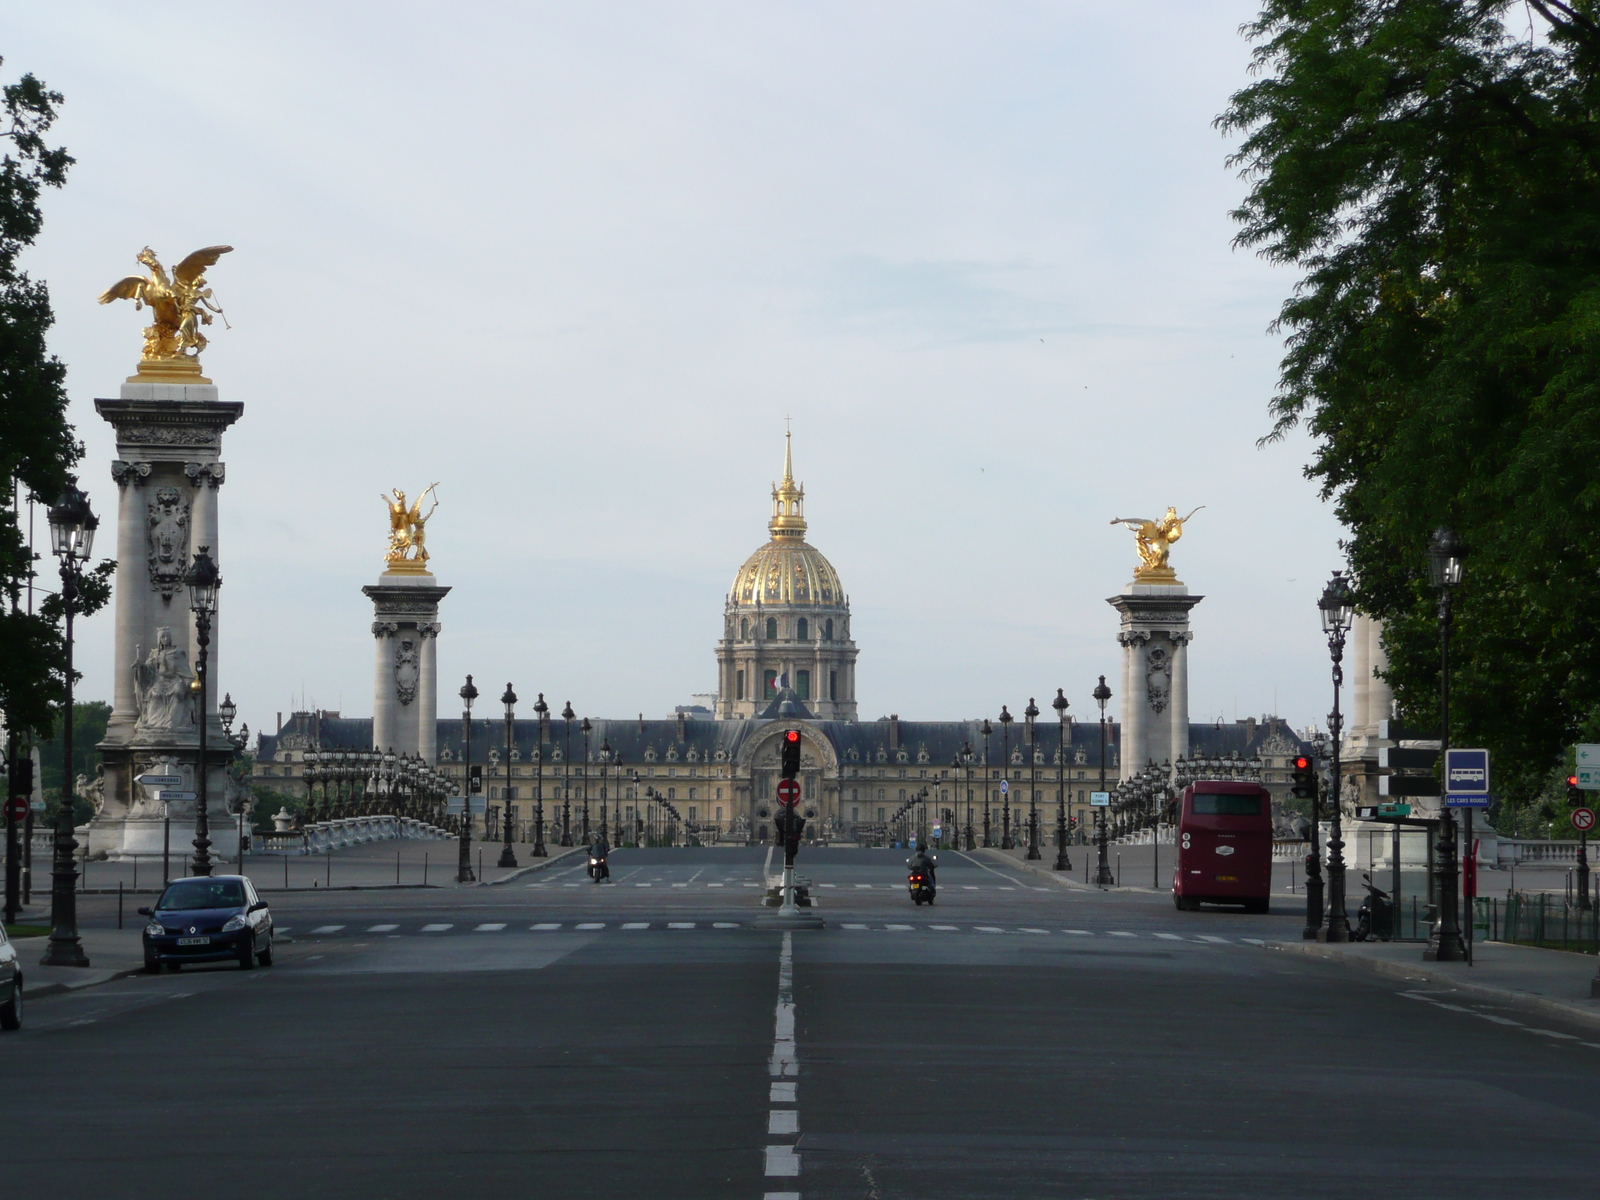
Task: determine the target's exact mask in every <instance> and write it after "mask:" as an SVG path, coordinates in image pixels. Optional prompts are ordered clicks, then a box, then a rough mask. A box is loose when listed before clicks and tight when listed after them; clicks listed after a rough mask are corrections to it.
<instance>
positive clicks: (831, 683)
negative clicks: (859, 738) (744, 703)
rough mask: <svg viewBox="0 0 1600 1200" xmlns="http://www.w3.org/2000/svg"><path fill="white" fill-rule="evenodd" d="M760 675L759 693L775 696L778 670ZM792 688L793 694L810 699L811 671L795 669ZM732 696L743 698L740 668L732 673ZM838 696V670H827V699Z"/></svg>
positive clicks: (770, 697) (738, 698) (770, 696)
mask: <svg viewBox="0 0 1600 1200" xmlns="http://www.w3.org/2000/svg"><path fill="white" fill-rule="evenodd" d="M761 677H762V678H761V694H762V696H763V697H765V698H766V699H768V700H770V699H772V698H773V697H774V696H776V695H777V694H778V672H777V671H772V670H768V671H763V672H762V673H761ZM794 690H795V694H796V695H797V696H799V697H800V699H802V700H809V699H811V672H810V671H808V670H802V671H796V672H795V673H794ZM733 698H734V699H735V700H743V699H744V672H743V671H742V670H739V671H735V672H734V673H733ZM838 698H839V672H837V671H829V672H828V699H829V700H837V699H838Z"/></svg>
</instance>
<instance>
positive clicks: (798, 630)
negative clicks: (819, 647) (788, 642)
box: [794, 617, 811, 642]
mask: <svg viewBox="0 0 1600 1200" xmlns="http://www.w3.org/2000/svg"><path fill="white" fill-rule="evenodd" d="M794 635H795V637H797V638H799V639H800V640H801V641H802V642H808V641H810V640H811V625H810V623H809V622H808V621H807V620H806V619H805V618H804V617H801V618H800V620H799V621H798V622H797V623H796V625H795V627H794Z"/></svg>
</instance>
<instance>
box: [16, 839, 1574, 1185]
mask: <svg viewBox="0 0 1600 1200" xmlns="http://www.w3.org/2000/svg"><path fill="white" fill-rule="evenodd" d="M762 858H763V852H762V851H750V850H745V849H709V850H703V851H686V850H670V851H669V850H660V851H620V852H618V853H617V855H616V857H615V859H614V861H613V871H614V878H615V883H614V884H613V885H609V886H601V887H597V886H595V885H593V884H591V883H589V882H588V881H587V880H586V879H585V878H584V877H583V875H582V873H581V870H571V871H563V870H560V869H557V870H556V871H553V872H549V873H541V874H540V875H535V876H528V877H525V878H524V879H522V880H517V881H513V882H512V883H510V884H507V885H505V886H503V887H495V888H463V889H456V888H453V887H450V888H437V889H428V890H420V889H411V890H396V891H386V892H331V893H305V892H300V893H291V894H288V895H282V896H274V897H273V899H272V903H273V911H274V915H275V918H276V920H277V923H278V925H279V927H280V929H287V930H288V933H289V937H290V938H291V939H292V943H291V944H287V945H283V946H281V947H280V949H279V957H278V962H277V965H275V966H274V967H272V968H270V969H257V970H254V971H239V970H237V968H234V967H231V966H229V967H218V968H187V969H185V971H184V972H183V973H182V974H179V975H162V976H155V977H142V976H141V977H137V978H133V979H127V980H122V981H119V982H115V983H111V984H108V985H106V986H103V987H100V988H95V989H91V990H88V991H85V992H81V993H77V994H73V995H67V996H58V997H50V998H46V999H42V1000H39V1001H36V1002H34V1003H33V1004H32V1006H31V1008H30V1010H29V1013H28V1025H27V1028H26V1029H25V1030H23V1031H22V1032H21V1033H19V1034H8V1035H4V1036H3V1037H0V1180H3V1181H4V1185H3V1186H4V1190H5V1191H6V1193H7V1194H12V1195H18V1196H26V1195H33V1194H46V1193H48V1194H50V1195H53V1196H57V1197H70V1196H104V1195H107V1194H116V1195H118V1196H119V1197H132V1198H139V1197H147V1196H149V1197H154V1196H161V1197H164V1198H169V1197H171V1196H172V1195H174V1194H182V1193H186V1192H193V1191H196V1190H198V1189H200V1188H202V1187H210V1186H216V1187H218V1188H226V1189H228V1190H229V1191H230V1192H232V1193H234V1194H236V1195H241V1196H245V1197H255V1196H261V1197H269V1196H270V1197H363V1198H371V1197H412V1196H435V1195H437V1194H439V1193H440V1191H441V1190H442V1189H450V1190H451V1191H452V1192H454V1191H457V1190H464V1191H471V1192H473V1193H479V1194H485V1195H491V1196H540V1197H545V1196H548V1197H561V1198H565V1197H577V1196H584V1197H612V1196H616V1197H622V1196H627V1197H673V1198H677V1197H682V1198H685V1200H688V1198H694V1200H705V1198H712V1197H737V1198H739V1200H760V1198H762V1197H765V1196H774V1195H776V1196H782V1195H786V1194H788V1195H799V1196H802V1197H805V1198H807V1200H820V1198H822V1197H849V1198H851V1200H855V1198H864V1200H899V1198H902V1197H904V1198H908V1200H909V1198H910V1197H919V1198H920V1197H940V1198H944V1197H949V1198H964V1197H985V1198H988V1197H995V1198H999V1197H1005V1198H1007V1200H1015V1198H1017V1197H1046V1196H1048V1197H1082V1198H1099V1200H1107V1198H1117V1197H1130V1198H1131V1197H1161V1198H1170V1197H1240V1196H1250V1197H1252V1198H1254V1197H1276V1196H1293V1197H1296V1198H1304V1197H1324V1196H1326V1197H1341V1198H1344V1197H1350V1196H1356V1195H1367V1194H1377V1195H1383V1194H1388V1195H1395V1196H1404V1197H1407V1198H1411V1197H1432V1196H1438V1197H1451V1198H1452V1200H1461V1198H1469V1197H1505V1196H1512V1195H1538V1196H1541V1197H1565V1196H1579V1195H1585V1196H1587V1195H1589V1194H1592V1192H1593V1182H1592V1180H1593V1162H1594V1159H1593V1154H1592V1150H1591V1139H1592V1131H1593V1129H1594V1127H1595V1118H1596V1116H1597V1115H1600V1095H1597V1091H1596V1084H1597V1083H1600V1033H1597V1032H1596V1031H1592V1030H1590V1029H1588V1028H1585V1027H1582V1026H1567V1025H1564V1024H1563V1023H1562V1022H1560V1021H1558V1020H1555V1019H1553V1018H1552V1019H1545V1018H1536V1017H1530V1016H1528V1015H1527V1014H1525V1013H1508V1012H1502V1011H1498V1010H1494V1009H1492V1008H1489V1007H1487V1006H1484V1005H1482V1004H1474V1003H1470V1002H1467V1001H1464V1000H1461V999H1460V998H1459V997H1457V998H1454V999H1452V998H1450V997H1447V996H1444V995H1442V994H1439V993H1437V992H1424V991H1416V990H1411V991H1408V989H1407V987H1406V985H1405V984H1404V983H1403V982H1400V983H1397V982H1395V981H1392V980H1389V981H1385V980H1381V979H1379V978H1377V977H1373V976H1367V975H1364V974H1358V973H1354V972H1351V971H1349V970H1348V969H1346V968H1341V967H1339V966H1336V965H1330V964H1325V963H1321V962H1318V961H1314V960H1304V959H1300V958H1290V957H1289V956H1287V955H1284V954H1282V953H1279V952H1274V951H1272V950H1270V949H1268V948H1266V947H1265V946H1264V945H1262V944H1260V943H1264V942H1267V941H1270V940H1271V939H1274V938H1281V937H1287V936H1293V935H1294V934H1295V933H1296V932H1297V931H1298V928H1299V924H1300V923H1299V921H1298V920H1297V919H1296V917H1295V915H1294V914H1293V913H1292V912H1283V913H1277V914H1272V915H1267V916H1247V915H1244V914H1241V913H1235V912H1223V911H1203V912H1199V913H1180V912H1177V911H1176V910H1175V909H1174V908H1173V907H1172V904H1171V901H1170V900H1169V899H1164V898H1162V897H1160V896H1151V895H1138V894H1131V893H1108V894H1102V893H1096V892H1084V891H1080V890H1071V891H1069V890H1066V889H1063V888H1061V887H1059V886H1058V885H1056V884H1054V883H1052V882H1050V881H1048V880H1043V879H1041V878H1039V877H1038V876H1035V875H1032V874H1029V873H1026V872H1021V871H1015V870H1010V869H1006V868H1003V867H994V866H992V865H990V864H988V863H980V862H978V861H975V860H971V859H966V858H964V857H962V856H957V855H953V854H946V855H943V856H941V865H940V871H939V884H940V896H939V901H938V903H937V904H936V905H935V906H934V907H932V908H931V909H930V908H915V907H913V906H912V904H911V903H910V901H909V899H908V898H907V897H906V893H905V890H904V886H903V883H904V870H903V867H902V865H901V864H902V863H903V860H904V852H895V851H859V850H838V851H806V852H804V854H803V855H802V859H801V870H802V873H803V874H807V875H809V876H810V877H811V878H812V879H813V880H814V882H815V884H816V895H817V896H818V898H819V901H820V907H819V912H820V913H821V915H823V916H824V917H825V918H826V920H827V922H828V928H826V929H824V930H822V931H818V932H798V933H794V934H792V935H788V936H787V939H786V935H784V934H782V933H776V932H771V931H766V930H758V929H755V928H753V927H752V922H753V920H754V919H755V918H756V917H757V916H759V915H761V913H762V912H763V910H762V909H760V908H759V907H758V906H757V897H758V896H759V894H760V891H761V879H762ZM750 885H753V886H750ZM110 903H111V904H114V901H113V902H110ZM83 905H84V913H85V921H86V923H88V924H93V923H96V922H104V921H106V920H108V919H112V920H114V907H109V906H108V902H107V901H106V900H105V899H103V898H96V897H86V898H84V901H83ZM786 943H787V947H788V948H787V951H786V949H785V946H786ZM1417 987H1418V988H1425V987H1426V985H1420V984H1419V985H1417ZM1441 1002H1442V1004H1444V1005H1454V1006H1455V1007H1443V1006H1442V1004H1441ZM1508 1022H1509V1023H1508ZM793 1171H798V1174H792V1173H788V1172H793Z"/></svg>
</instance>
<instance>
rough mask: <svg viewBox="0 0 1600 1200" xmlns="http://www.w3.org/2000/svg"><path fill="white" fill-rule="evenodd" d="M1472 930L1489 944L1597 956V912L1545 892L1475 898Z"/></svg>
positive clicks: (1599, 919)
mask: <svg viewBox="0 0 1600 1200" xmlns="http://www.w3.org/2000/svg"><path fill="white" fill-rule="evenodd" d="M1473 910H1474V911H1473V925H1474V927H1475V930H1476V931H1477V932H1479V933H1481V935H1482V936H1483V937H1486V938H1488V939H1489V940H1491V941H1499V942H1515V943H1516V944H1518V945H1521V946H1543V947H1544V948H1546V949H1548V950H1573V951H1578V952H1581V953H1584V954H1600V909H1597V908H1595V907H1593V906H1591V907H1589V908H1588V909H1584V908H1580V907H1579V906H1578V905H1577V904H1574V903H1570V902H1569V901H1568V900H1567V899H1566V898H1565V897H1563V896H1557V895H1552V894H1550V893H1549V892H1507V893H1506V896H1505V899H1504V900H1502V899H1501V898H1500V897H1499V896H1478V897H1476V898H1475V899H1474V902H1473Z"/></svg>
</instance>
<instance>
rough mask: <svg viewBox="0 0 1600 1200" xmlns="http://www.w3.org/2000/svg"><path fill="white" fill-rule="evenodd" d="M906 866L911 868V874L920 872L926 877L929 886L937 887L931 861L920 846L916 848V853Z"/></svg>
mask: <svg viewBox="0 0 1600 1200" xmlns="http://www.w3.org/2000/svg"><path fill="white" fill-rule="evenodd" d="M906 865H907V866H908V867H910V868H911V872H912V874H916V873H918V872H921V873H922V874H923V875H926V876H927V877H928V882H929V884H932V885H934V886H937V883H936V881H935V879H934V874H933V859H932V858H931V857H929V855H928V852H927V851H925V850H924V849H923V848H922V847H921V846H918V847H917V852H916V853H915V854H913V855H912V856H911V858H910V861H908V862H907V863H906Z"/></svg>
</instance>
